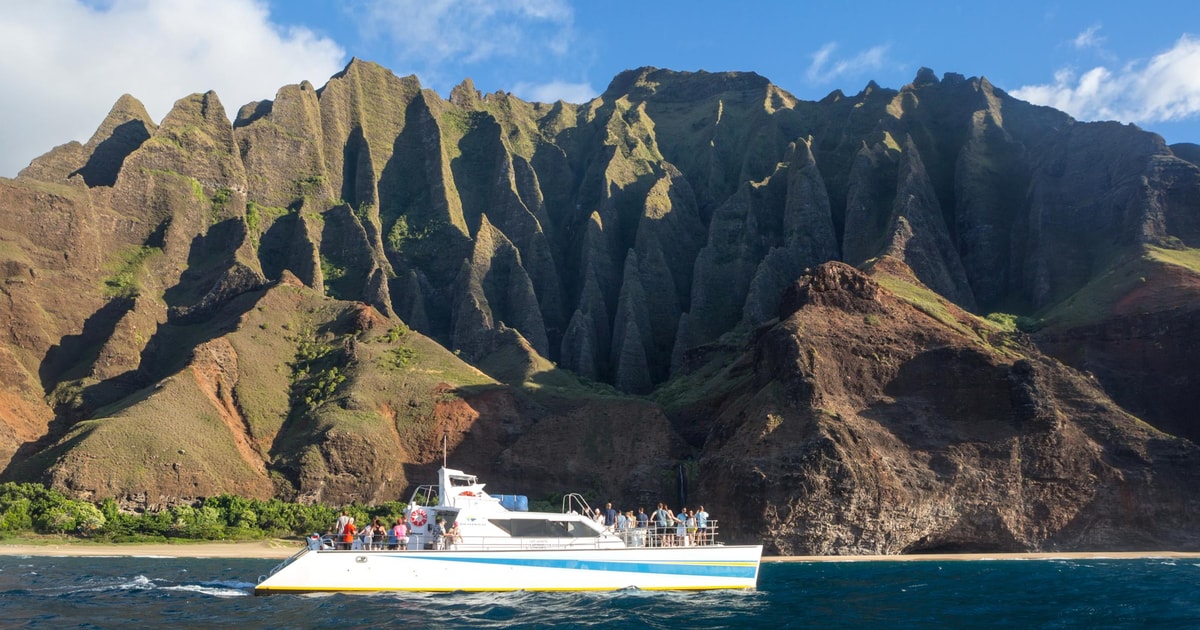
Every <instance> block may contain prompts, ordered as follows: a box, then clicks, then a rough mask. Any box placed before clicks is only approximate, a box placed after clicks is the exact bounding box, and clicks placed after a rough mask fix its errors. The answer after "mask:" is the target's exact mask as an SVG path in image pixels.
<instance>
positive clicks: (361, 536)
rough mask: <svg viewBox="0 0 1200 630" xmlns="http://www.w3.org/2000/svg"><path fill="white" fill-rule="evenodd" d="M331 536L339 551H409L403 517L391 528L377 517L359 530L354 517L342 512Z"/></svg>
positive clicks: (406, 526)
mask: <svg viewBox="0 0 1200 630" xmlns="http://www.w3.org/2000/svg"><path fill="white" fill-rule="evenodd" d="M314 536H315V534H314ZM329 536H330V538H332V539H333V541H334V545H335V547H336V548H337V549H366V550H371V549H376V550H382V549H391V550H393V551H394V550H406V549H408V525H407V524H406V523H405V522H404V517H403V516H401V517H398V518H397V519H396V523H395V524H394V525H391V526H388V525H386V524H384V522H383V520H382V519H380V518H379V517H378V516H376V517H375V519H374V520H372V521H371V522H370V523H369V524H367V525H366V526H364V527H363V528H362V529H359V528H358V526H357V525H356V524H355V523H354V517H353V516H350V514H349V513H348V512H347V511H346V510H342V514H341V516H339V517H338V519H337V522H336V523H334V526H333V528H332V531H330V532H329ZM310 546H311V545H310Z"/></svg>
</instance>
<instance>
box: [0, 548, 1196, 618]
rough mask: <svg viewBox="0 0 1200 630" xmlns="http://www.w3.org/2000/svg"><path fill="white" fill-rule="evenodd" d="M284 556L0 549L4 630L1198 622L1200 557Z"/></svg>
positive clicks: (0, 589) (0, 583)
mask: <svg viewBox="0 0 1200 630" xmlns="http://www.w3.org/2000/svg"><path fill="white" fill-rule="evenodd" d="M275 563H276V561H273V560H228V559H201V560H196V559H188V560H183V559H175V558H46V557H18V556H7V557H0V627H5V628H77V627H78V628H123V629H126V628H131V627H142V626H153V627H163V626H171V627H197V628H199V627H206V628H208V627H238V628H355V629H357V628H383V627H402V628H429V627H432V628H509V627H536V628H574V627H579V626H596V627H605V628H609V627H613V628H623V627H628V628H664V629H666V628H670V629H671V630H680V629H689V630H690V629H694V628H738V629H739V630H746V629H749V628H862V627H865V628H889V629H899V628H1000V627H1003V628H1200V560H1197V559H1191V558H1189V559H1168V558H1159V559H1138V560H968V561H957V560H956V561H910V562H837V563H833V562H822V563H778V562H769V561H768V562H764V563H763V567H762V571H761V573H760V577H759V587H758V590H755V591H737V592H734V591H731V592H719V591H709V592H700V593H672V592H666V593H664V592H641V591H620V592H615V593H523V592H518V593H486V594H479V593H438V594H413V593H404V594H372V595H341V594H335V595H273V596H270V597H254V596H253V594H252V589H253V586H254V583H255V581H256V580H257V577H258V576H259V575H260V574H262V573H265V572H267V571H269V570H270V569H271V567H272V566H274V565H275Z"/></svg>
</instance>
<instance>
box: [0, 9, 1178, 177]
mask: <svg viewBox="0 0 1200 630" xmlns="http://www.w3.org/2000/svg"><path fill="white" fill-rule="evenodd" d="M968 5H969V6H968ZM0 12H2V13H0V15H2V16H3V17H2V19H0V84H2V85H4V87H5V91H6V97H5V98H4V99H0V120H3V121H4V123H3V125H0V176H13V175H15V174H16V172H17V171H18V170H20V169H21V168H23V167H24V166H25V165H27V164H28V163H29V160H31V159H32V158H34V157H36V156H37V155H39V154H41V153H43V152H45V151H47V150H49V149H50V148H51V147H53V146H55V145H58V144H61V143H63V142H66V141H69V140H79V141H86V140H87V138H88V137H89V136H90V135H91V133H92V132H93V131H94V130H95V129H96V127H97V126H98V125H99V124H100V122H101V120H103V118H104V115H105V114H106V113H107V112H108V110H109V109H110V108H111V106H112V104H113V103H115V102H116V100H117V98H118V97H120V95H121V94H123V93H130V94H132V95H133V96H135V97H137V98H138V99H140V100H141V101H142V102H143V103H144V104H145V105H146V107H147V110H148V111H149V113H150V115H151V116H152V117H153V118H154V119H155V120H161V119H162V117H163V116H164V115H165V114H166V113H167V111H168V110H169V109H170V107H171V104H172V103H173V102H174V101H175V100H176V99H178V98H181V97H184V96H187V95H188V94H191V93H193V92H203V91H206V90H210V89H211V90H215V91H216V92H217V94H218V96H219V97H220V98H221V100H222V103H223V104H224V105H225V108H226V110H227V112H228V114H229V115H230V117H232V116H234V115H235V114H236V111H237V109H238V108H239V107H240V106H241V105H243V104H245V103H247V102H250V101H252V100H259V99H270V98H273V97H274V94H275V91H276V90H277V89H278V88H279V87H281V86H283V85H286V84H289V83H298V82H299V81H301V80H308V81H311V82H312V83H313V84H314V85H317V86H321V85H323V84H324V83H325V82H326V81H327V80H328V78H329V76H330V75H331V74H333V73H335V72H337V71H338V70H340V69H341V68H342V67H343V66H344V65H345V64H346V63H347V62H348V61H349V59H350V58H351V57H359V58H362V59H367V60H371V61H375V62H378V63H380V64H382V65H384V66H386V67H388V68H390V69H392V70H393V71H394V72H396V73H397V74H399V75H406V74H416V75H417V76H418V77H419V78H420V79H421V82H422V84H423V85H425V86H427V87H431V88H433V89H435V90H436V91H438V92H439V93H441V94H443V95H446V94H447V93H448V92H449V90H450V88H451V87H453V86H454V85H456V84H457V83H459V82H460V81H462V79H463V78H466V77H470V78H472V79H473V80H474V81H475V84H476V86H477V87H478V88H479V89H481V90H483V91H485V92H491V91H495V90H505V91H509V92H513V93H515V94H517V95H518V96H520V97H522V98H525V99H528V100H542V101H549V100H555V99H558V98H563V99H565V100H569V101H574V102H582V101H585V100H587V99H588V98H590V97H592V96H595V95H597V94H599V93H600V92H602V91H603V90H604V88H605V87H606V86H607V85H608V82H609V81H610V80H611V79H612V77H613V76H614V75H616V74H617V73H619V72H621V71H622V70H625V69H629V68H636V67H640V66H647V65H649V66H657V67H660V68H671V69H675V70H701V69H702V70H708V71H714V72H715V71H725V70H744V71H754V72H757V73H759V74H761V75H763V76H765V77H767V78H768V79H770V80H771V81H772V82H774V83H775V84H777V85H779V86H781V87H782V88H784V89H786V90H788V91H789V92H791V93H792V94H794V95H796V96H798V97H800V98H803V99H813V100H815V99H819V98H821V97H823V96H825V95H826V94H828V93H829V92H831V91H832V90H834V89H841V90H843V91H844V92H847V93H851V94H853V93H856V92H858V91H859V90H860V89H862V87H863V86H865V85H866V84H867V82H868V81H870V80H875V81H876V82H877V83H879V84H880V85H883V86H885V87H890V88H899V87H901V86H902V85H904V84H905V83H907V82H909V81H910V80H911V79H912V78H913V76H914V75H915V74H916V72H917V69H918V68H920V67H921V66H928V67H930V68H933V69H934V70H935V71H936V72H937V73H938V74H939V75H941V74H942V73H945V72H958V73H962V74H965V75H967V76H986V77H988V79H989V80H991V81H992V83H993V84H995V85H997V86H999V87H1001V88H1002V89H1004V90H1006V91H1008V92H1009V93H1011V94H1013V95H1015V96H1018V97H1020V98H1024V99H1025V100H1030V101H1033V102H1038V103H1041V104H1046V105H1051V106H1054V107H1057V108H1059V109H1063V110H1064V111H1067V112H1068V113H1070V114H1072V115H1073V116H1075V117H1076V118H1078V119H1080V120H1120V121H1122V122H1132V123H1135V124H1138V125H1139V126H1141V127H1142V128H1144V129H1149V130H1152V131H1155V132H1157V133H1159V134H1161V135H1162V136H1163V137H1164V138H1165V139H1166V140H1167V142H1169V143H1175V142H1196V143H1200V2H1197V1H1196V0H1162V1H1159V2H1152V3H1151V2H1143V3H1133V2H1115V1H1109V0H1091V1H1075V0H1070V1H1067V0H1062V1H1055V0H1043V1H1036V2H1035V1H1027V0H1010V1H1007V2H1003V3H1001V2H981V3H959V2H917V1H910V2H903V3H902V2H894V1H892V2H877V1H874V0H860V1H858V2H844V1H837V2H834V1H828V2H826V1H804V0H791V1H785V0H779V1H768V0H762V1H754V0H745V1H743V2H729V1H726V2H713V1H709V0H693V1H690V2H682V1H679V2H677V1H663V2H653V1H648V0H643V1H641V2H630V1H627V0H607V1H600V2H577V1H571V0H344V1H342V2H334V1H332V0H292V1H289V0H39V1H38V2H28V1H27V0H0Z"/></svg>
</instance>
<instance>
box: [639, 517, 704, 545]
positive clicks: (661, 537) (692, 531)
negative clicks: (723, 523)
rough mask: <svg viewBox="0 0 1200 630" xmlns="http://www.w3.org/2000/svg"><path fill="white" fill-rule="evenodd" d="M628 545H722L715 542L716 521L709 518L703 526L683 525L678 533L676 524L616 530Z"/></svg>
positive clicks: (678, 528)
mask: <svg viewBox="0 0 1200 630" xmlns="http://www.w3.org/2000/svg"><path fill="white" fill-rule="evenodd" d="M616 534H617V536H620V537H621V540H624V541H625V545H626V546H629V547H711V546H713V545H722V544H724V543H721V542H717V521H716V520H709V521H708V523H707V524H706V525H705V526H704V527H702V528H701V527H683V534H682V535H680V527H679V526H678V525H668V526H666V527H658V526H657V525H653V524H652V525H650V526H649V527H633V528H630V529H626V530H622V531H618V532H616Z"/></svg>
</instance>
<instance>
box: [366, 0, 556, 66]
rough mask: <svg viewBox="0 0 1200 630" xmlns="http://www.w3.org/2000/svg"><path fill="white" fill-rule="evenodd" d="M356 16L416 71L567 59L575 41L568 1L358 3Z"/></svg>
mask: <svg viewBox="0 0 1200 630" xmlns="http://www.w3.org/2000/svg"><path fill="white" fill-rule="evenodd" d="M354 14H355V15H357V16H359V17H360V20H361V22H360V23H361V25H362V29H363V31H364V33H366V34H367V35H368V36H369V37H373V38H381V39H386V40H388V41H389V42H391V43H392V44H393V45H394V46H395V47H396V49H397V52H398V54H399V55H401V56H402V58H404V59H405V60H408V61H409V62H410V63H414V65H424V64H433V65H438V64H442V63H445V62H450V61H455V62H463V63H476V62H480V61H484V60H488V59H493V58H497V57H527V58H536V57H537V55H539V54H541V53H543V52H545V51H548V52H550V53H552V54H554V55H563V54H566V53H567V52H568V49H569V47H570V45H571V42H572V40H573V37H574V27H573V23H574V19H575V13H574V10H573V9H572V8H571V6H570V5H569V4H568V3H567V2H566V0H359V3H358V5H357V9H356V10H355V11H354Z"/></svg>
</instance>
